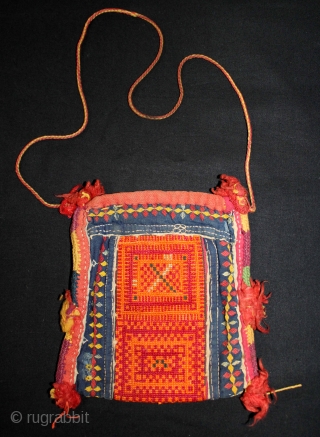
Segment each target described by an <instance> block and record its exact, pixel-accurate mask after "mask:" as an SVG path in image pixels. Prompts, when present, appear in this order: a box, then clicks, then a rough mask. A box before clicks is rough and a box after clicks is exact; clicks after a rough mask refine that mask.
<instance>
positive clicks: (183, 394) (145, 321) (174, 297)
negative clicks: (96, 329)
mask: <svg viewBox="0 0 320 437" xmlns="http://www.w3.org/2000/svg"><path fill="white" fill-rule="evenodd" d="M204 282H205V281H204V266H203V254H202V246H201V237H199V236H184V235H164V236H159V235H143V236H137V237H135V236H130V237H120V238H119V243H118V254H117V273H116V290H117V295H116V314H117V317H116V333H115V338H116V357H115V362H116V368H115V385H114V399H118V400H123V401H136V402H159V403H162V402H191V401H200V400H204V399H206V398H207V393H206V380H205V306H204V296H205V291H204V287H205V286H204Z"/></svg>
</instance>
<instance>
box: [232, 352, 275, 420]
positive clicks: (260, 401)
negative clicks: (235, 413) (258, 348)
mask: <svg viewBox="0 0 320 437" xmlns="http://www.w3.org/2000/svg"><path fill="white" fill-rule="evenodd" d="M258 364H259V375H258V376H256V377H255V378H253V380H252V381H251V382H250V384H249V385H248V387H247V388H246V389H245V391H244V393H243V394H242V396H241V397H240V400H241V402H242V403H243V405H244V407H245V408H246V409H247V410H248V411H251V412H252V413H255V414H254V416H253V423H252V425H251V426H253V425H255V424H256V423H257V422H259V420H261V419H263V418H264V417H265V416H266V415H267V412H268V410H269V405H270V404H271V403H272V400H271V398H270V396H269V395H271V394H272V395H273V397H274V399H275V400H276V399H277V395H276V392H275V391H274V390H273V389H272V388H270V387H269V383H268V376H269V375H268V372H267V371H266V369H265V368H264V367H263V364H262V360H261V359H260V360H259V361H258Z"/></svg>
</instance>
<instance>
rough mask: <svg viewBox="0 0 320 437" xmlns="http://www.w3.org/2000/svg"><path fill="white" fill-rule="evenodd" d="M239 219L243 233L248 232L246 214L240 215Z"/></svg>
mask: <svg viewBox="0 0 320 437" xmlns="http://www.w3.org/2000/svg"><path fill="white" fill-rule="evenodd" d="M240 218H241V227H242V229H243V230H244V232H248V231H250V226H249V219H248V214H240Z"/></svg>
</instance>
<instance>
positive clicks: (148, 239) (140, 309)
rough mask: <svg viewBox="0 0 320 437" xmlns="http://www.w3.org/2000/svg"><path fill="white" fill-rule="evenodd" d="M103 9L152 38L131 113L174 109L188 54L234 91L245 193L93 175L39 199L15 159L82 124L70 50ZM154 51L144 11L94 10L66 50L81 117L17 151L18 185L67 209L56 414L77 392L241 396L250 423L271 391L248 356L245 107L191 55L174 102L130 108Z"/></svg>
mask: <svg viewBox="0 0 320 437" xmlns="http://www.w3.org/2000/svg"><path fill="white" fill-rule="evenodd" d="M109 12H115V13H121V14H125V15H128V16H131V17H138V18H140V19H142V20H144V21H146V22H148V23H149V24H151V25H152V26H153V27H154V29H156V31H157V32H158V35H159V41H160V43H159V51H158V54H157V56H156V58H155V60H154V61H153V62H152V63H151V65H150V66H149V67H148V68H147V70H146V71H145V72H144V73H143V74H142V75H141V76H140V77H139V78H138V79H137V80H136V81H135V82H134V84H133V85H132V87H131V88H130V91H129V94H128V101H129V106H130V108H131V109H132V110H133V111H134V112H135V113H136V114H137V115H139V116H140V117H143V118H149V119H158V120H160V119H163V118H166V117H169V116H171V115H172V114H173V113H174V112H175V111H176V110H177V109H178V107H179V106H180V104H181V101H182V98H183V86H182V79H181V70H182V67H183V65H184V64H185V63H186V62H187V61H188V60H191V59H194V58H197V59H202V60H205V61H208V62H210V63H211V64H213V65H214V66H215V67H217V68H218V69H219V70H220V71H221V72H222V73H223V74H224V75H225V77H226V78H227V79H228V81H229V82H230V84H231V86H232V87H233V89H234V90H235V92H236V93H237V95H238V97H239V100H240V103H241V105H242V109H243V112H244V116H245V120H246V124H247V128H248V142H247V153H246V159H245V174H246V180H247V186H248V191H247V190H246V189H245V188H244V187H242V185H241V184H240V182H239V180H238V179H236V178H235V177H232V176H227V175H224V174H222V175H221V176H220V179H221V181H220V184H219V186H218V187H217V188H214V189H212V190H211V191H212V193H210V194H206V193H197V192H184V191H181V192H172V191H167V192H164V191H157V190H156V191H136V192H125V193H115V194H105V192H104V188H103V186H102V184H101V183H100V182H99V181H95V182H94V183H93V184H91V183H90V182H87V183H86V184H85V185H83V186H82V185H77V186H75V187H74V188H73V189H72V190H71V191H70V192H69V193H67V194H63V195H61V196H59V197H61V198H62V202H61V204H60V205H59V204H50V203H48V202H46V201H45V200H44V199H43V198H42V197H41V196H40V195H39V194H38V193H37V192H36V191H35V190H34V189H33V188H32V187H31V186H30V185H29V184H28V183H27V182H26V181H25V180H24V178H23V177H22V175H21V173H20V162H21V159H22V156H23V155H24V153H25V152H26V151H27V150H28V149H29V148H30V147H31V146H32V145H33V144H35V143H37V142H40V141H43V140H62V139H68V138H73V137H76V136H77V135H79V134H80V133H82V132H83V130H84V129H85V127H86V125H87V122H88V109H87V104H86V100H85V97H84V94H83V89H82V83H81V75H80V72H81V68H80V67H81V62H80V56H81V46H82V42H83V40H84V38H85V35H86V32H87V29H88V27H89V25H90V23H91V22H92V21H93V20H94V19H95V18H96V17H98V16H99V15H101V14H104V13H109ZM162 48H163V36H162V33H161V31H160V29H159V27H158V26H157V25H156V24H155V23H154V22H153V21H152V20H150V19H149V18H148V17H145V16H143V15H141V14H139V13H136V12H131V11H126V10H122V9H113V8H109V9H103V10H101V11H98V12H97V13H95V14H93V15H92V16H91V17H90V18H89V19H88V20H87V22H86V24H85V27H84V29H83V32H82V35H81V38H80V40H79V43H78V47H77V70H76V71H77V83H78V89H79V93H80V96H81V99H82V103H83V109H84V121H83V125H82V126H81V128H80V129H78V130H77V131H76V132H74V133H73V134H69V135H64V136H59V135H51V136H43V137H39V138H36V139H34V140H32V141H31V142H30V143H28V144H27V145H26V146H25V147H24V148H23V150H22V151H21V152H20V154H19V156H18V158H17V162H16V173H17V175H18V177H19V179H20V181H21V182H22V183H23V184H24V185H25V186H26V187H27V188H28V189H29V190H30V191H31V192H32V193H33V194H34V195H35V197H36V198H37V199H38V200H39V201H40V202H41V203H42V204H44V205H45V206H47V207H50V208H59V211H60V212H61V214H64V215H67V216H68V217H72V225H71V241H72V250H73V271H72V274H71V290H70V291H69V290H68V291H67V292H66V293H65V301H64V303H63V305H62V309H61V327H62V330H63V331H64V332H65V338H64V340H63V344H62V347H61V351H60V356H59V362H58V368H57V372H56V381H55V383H54V384H53V388H52V390H51V397H52V399H54V400H55V402H56V404H57V405H58V406H59V407H60V408H62V410H63V412H62V413H61V415H63V414H66V415H68V414H69V410H70V409H73V408H76V407H77V406H78V405H79V404H80V402H81V396H87V397H95V398H106V399H115V400H118V401H126V402H153V403H164V402H194V401H202V400H206V399H217V398H220V397H232V396H235V395H239V394H241V398H240V399H241V400H242V402H243V404H244V405H245V407H246V408H247V409H248V410H249V411H251V412H253V413H254V414H255V416H254V422H256V421H257V420H259V419H261V418H263V417H264V416H265V415H266V413H267V411H268V407H269V404H270V402H271V398H270V394H272V393H273V394H274V390H272V389H271V388H270V387H269V384H268V373H267V371H266V370H265V369H264V367H263V365H262V362H261V360H259V362H257V358H256V351H255V342H254V330H256V329H258V330H260V331H261V332H267V331H268V327H266V326H265V325H263V324H262V320H263V318H264V317H265V304H267V303H268V298H269V296H266V295H264V286H263V283H260V282H259V281H254V280H253V279H252V278H251V273H250V262H251V260H250V244H251V239H250V229H249V222H248V213H249V212H254V211H255V209H256V207H255V201H254V195H253V190H252V186H251V179H250V171H249V162H250V154H251V141H252V130H251V123H250V118H249V114H248V111H247V107H246V104H245V102H244V99H243V97H242V94H241V92H240V91H239V89H238V88H237V86H236V85H235V83H234V81H233V80H232V78H231V77H230V75H229V74H228V72H227V71H226V70H225V69H224V68H223V67H222V66H221V65H220V64H219V63H218V62H216V61H215V60H213V59H212V58H209V57H208V56H205V55H199V54H193V55H189V56H187V57H185V58H184V59H183V60H182V61H181V63H180V65H179V67H178V85H179V90H180V96H179V99H178V101H177V104H176V105H175V106H174V108H173V109H172V110H171V111H169V112H168V113H167V114H164V115H160V116H149V115H147V114H143V113H141V112H140V111H139V110H138V109H137V108H136V107H135V106H134V105H133V102H132V93H133V91H134V89H135V87H136V86H137V85H138V84H139V82H140V81H141V80H142V79H143V78H144V77H145V76H146V75H147V74H148V73H149V72H150V71H151V70H152V68H153V67H154V65H155V64H156V63H157V62H158V60H159V58H160V55H161V52H162ZM248 194H249V198H250V201H249V200H248ZM59 417H60V416H59ZM53 426H54V424H53Z"/></svg>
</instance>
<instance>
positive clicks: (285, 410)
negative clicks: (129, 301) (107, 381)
mask: <svg viewBox="0 0 320 437" xmlns="http://www.w3.org/2000/svg"><path fill="white" fill-rule="evenodd" d="M317 3H318V2H315V1H295V0H292V1H290V0H287V1H280V0H279V1H264V2H262V1H236V0H233V1H231V0H223V1H222V0H217V1H209V0H202V1H195V0H188V1H186V0H185V1H182V0H176V1H172V2H169V1H164V0H159V1H146V0H140V1H139V0H133V1H112V2H107V1H102V0H90V1H89V0H82V1H78V2H75V1H70V0H65V1H63V2H62V1H53V0H42V1H41V2H40V1H36V0H33V1H23V2H22V1H10V2H8V1H3V2H2V3H1V30H0V32H1V57H0V59H1V70H0V76H1V80H0V87H1V91H0V99H1V108H0V111H1V153H2V159H1V175H2V194H1V198H2V199H3V206H2V213H1V219H2V226H1V231H2V263H1V264H2V275H1V279H2V287H1V297H2V303H1V311H2V316H1V322H2V342H1V343H2V347H1V351H2V358H1V363H2V370H1V378H0V379H1V397H0V399H1V417H2V419H1V426H2V427H3V428H5V429H6V430H7V431H8V432H10V433H11V434H12V435H17V436H20V435H21V436H25V435H40V434H41V435H49V433H50V432H55V433H56V435H64V434H66V433H68V435H69V436H79V435H86V436H100V435H101V436H102V435H106V436H112V437H120V436H130V437H143V436H147V435H148V436H150V437H158V436H159V437H160V436H166V437H169V436H174V437H180V436H181V437H187V436H190V437H209V436H210V437H211V436H219V437H220V436H231V435H234V436H269V435H272V436H302V435H303V436H315V435H318V434H319V430H318V429H319V425H320V420H319V406H320V402H319V388H320V387H319V377H320V375H319V328H318V326H319V325H318V323H319V311H320V302H319V297H318V295H319V285H318V275H319V241H318V235H319V230H318V229H319V225H318V217H319V201H318V192H319V179H320V174H319V152H318V151H319V140H320V131H319V126H320V115H319V97H320V86H319V77H320V65H319V49H320V38H319V33H320V29H319V23H320V20H319V18H320V16H319V11H320V7H319V5H317ZM106 7H117V8H126V9H130V10H133V11H137V12H139V13H141V14H144V15H147V16H148V17H150V18H152V19H153V20H155V22H156V23H157V24H158V25H159V26H160V28H161V29H162V31H163V33H164V38H165V46H164V53H163V56H162V58H161V60H160V63H159V64H158V65H157V66H156V68H155V69H154V70H153V71H152V73H151V74H150V75H149V76H148V77H147V78H146V79H145V80H144V81H143V82H142V83H141V84H140V85H139V86H138V88H137V90H136V91H135V93H134V102H135V105H136V106H137V107H138V108H139V109H140V110H141V111H143V112H146V113H148V114H162V113H164V112H167V111H169V110H170V109H171V108H172V107H173V105H174V104H175V102H176V100H177V97H178V88H177V84H176V69H177V66H178V63H179V62H180V60H181V59H182V58H183V57H184V56H186V55H188V54H191V53H203V54H206V55H208V56H211V57H213V58H214V59H216V60H217V61H218V62H219V63H221V64H222V65H223V66H224V67H225V68H226V69H227V70H228V71H229V73H230V74H231V76H232V77H233V79H234V80H235V82H236V84H237V85H238V86H239V88H240V90H241V91H242V93H243V95H244V97H245V100H246V103H247V106H248V109H249V113H250V116H251V120H252V124H253V152H252V162H251V175H252V181H253V188H254V191H255V195H256V201H257V212H256V213H255V214H251V215H250V223H251V232H252V263H251V271H252V276H253V277H254V278H258V279H266V280H268V281H269V284H268V285H267V291H272V298H271V300H270V304H269V306H268V309H267V312H268V319H267V322H268V324H269V325H270V334H269V335H263V334H259V333H257V335H256V347H257V354H258V356H259V357H262V358H263V362H264V365H265V367H266V368H267V369H268V371H269V374H270V384H271V385H272V386H273V387H275V388H280V387H284V386H288V385H292V384H297V383H302V384H303V387H302V388H300V389H296V390H292V391H287V392H283V393H280V394H279V396H278V401H277V403H276V404H275V405H274V406H272V407H271V408H270V411H269V414H268V416H267V418H266V419H265V420H263V421H262V422H260V423H258V424H257V425H256V426H255V427H253V428H250V427H248V425H246V420H247V417H248V413H247V412H246V411H245V410H244V408H243V407H242V405H241V403H240V401H239V399H238V398H232V399H222V400H217V401H213V402H212V401H207V402H200V403H193V404H172V405H150V404H135V403H122V402H116V401H107V400H103V399H84V400H83V402H82V404H81V405H80V407H79V409H78V410H79V413H81V414H83V417H85V416H84V415H85V413H87V416H86V418H87V421H88V422H89V423H82V424H81V423H80V424H65V425H62V424H61V425H57V428H56V430H55V431H51V429H50V425H49V424H48V425H47V426H46V424H45V422H46V415H48V414H57V413H58V412H59V410H58V408H57V407H56V406H55V405H54V403H53V402H52V401H51V400H50V399H49V395H48V392H49V389H50V384H51V383H52V382H53V381H54V374H55V370H56V364H57V358H58V354H59V349H60V345H61V341H62V338H63V334H62V332H61V331H60V328H59V310H60V305H61V302H60V301H59V300H58V298H59V295H60V294H61V293H63V291H64V290H65V289H66V288H68V286H69V275H70V270H71V247H70V239H69V226H70V221H69V219H67V218H66V217H64V216H61V215H59V214H58V212H57V211H56V210H54V209H48V208H45V207H44V206H42V205H41V204H40V203H39V202H38V201H37V200H36V199H35V198H34V197H33V196H32V195H31V194H30V193H29V192H28V191H27V190H26V189H25V188H24V187H23V186H22V185H21V184H20V182H19V181H18V179H17V178H16V176H15V173H14V163H15V159H16V157H17V155H18V153H19V151H20V150H21V148H22V147H23V146H24V145H25V144H26V143H27V142H28V141H30V140H31V139H32V138H34V137H36V136H39V135H45V134H67V133H70V132H74V131H75V130H77V129H78V128H79V127H80V125H81V123H82V120H83V111H82V107H81V103H80V99H79V96H78V92H77V87H76V81H75V47H76V44H77V41H78V39H79V37H80V34H81V31H82V27H83V25H84V23H85V21H86V19H87V18H88V17H89V16H90V15H91V14H92V13H94V12H95V11H97V10H99V9H101V8H106ZM157 47H158V37H157V34H156V32H155V30H154V29H153V28H152V27H151V26H150V25H149V24H148V23H145V22H143V21H141V20H139V19H133V18H131V17H126V16H123V15H118V14H108V15H103V16H101V17H99V18H98V19H97V20H95V21H94V22H93V24H92V25H91V26H90V29H89V33H88V36H87V39H86V41H85V43H84V46H83V55H82V66H83V67H82V68H83V84H84V90H85V95H86V97H87V101H88V106H89V124H88V127H87V129H86V131H85V132H84V133H83V134H82V135H81V136H80V137H78V138H76V139H72V140H68V141H63V142H62V141H61V142H53V141H46V142H43V143H41V144H38V145H35V146H34V147H33V148H32V149H31V150H30V151H29V152H27V154H26V155H25V158H24V159H23V162H22V165H21V171H22V174H23V175H24V177H25V178H26V180H27V181H28V182H29V183H30V184H31V185H32V186H33V187H34V188H35V189H36V190H37V191H39V193H40V194H41V195H42V196H43V197H44V198H45V199H46V200H47V201H49V202H56V200H57V199H56V198H55V197H54V194H59V193H65V192H68V191H69V190H70V189H71V188H72V187H73V186H74V185H76V184H78V183H82V182H84V181H89V180H90V181H92V180H94V179H97V178H98V179H100V180H101V181H102V183H103V185H104V186H105V189H106V192H108V193H113V192H120V191H134V190H145V189H162V190H192V191H203V192H208V190H209V189H210V188H211V187H212V186H215V185H216V182H217V175H218V174H220V173H227V174H230V175H234V176H236V177H239V178H240V179H241V181H242V182H243V184H245V178H244V171H243V161H244V156H245V147H246V127H245V123H244V118H243V114H242V110H241V106H240V104H239V100H238V98H237V96H236V95H235V93H234V92H233V90H232V88H231V87H230V85H229V83H228V82H227V80H226V79H225V77H224V76H223V75H222V74H221V73H220V72H219V71H218V70H217V69H216V68H215V67H213V66H212V65H210V64H209V63H206V62H205V61H201V60H194V61H191V62H189V63H187V64H186V66H185V67H184V70H183V81H184V87H185V99H184V101H183V104H182V106H181V107H180V108H179V110H178V111H177V112H176V113H175V114H174V115H173V116H172V117H170V118H168V119H166V120H163V121H150V120H144V119H141V118H139V117H137V116H136V115H135V114H134V113H133V112H132V111H131V110H130V108H129V107H128V105H127V97H126V94H127V92H128V89H129V87H130V85H131V84H132V83H133V81H134V80H135V79H136V78H137V77H138V76H139V75H140V74H141V72H142V71H144V69H145V68H146V67H147V66H148V65H149V63H150V62H151V61H152V59H153V58H154V56H155V54H156V51H157ZM14 411H19V412H21V414H22V420H21V422H20V423H13V422H12V421H11V419H10V415H11V413H12V412H14ZM28 415H29V419H28ZM37 415H43V416H42V418H41V417H40V418H38V419H37ZM17 417H18V416H16V417H14V419H16V418H17ZM37 420H38V421H40V422H41V423H31V422H36V421H37ZM50 435H51V434H50Z"/></svg>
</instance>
